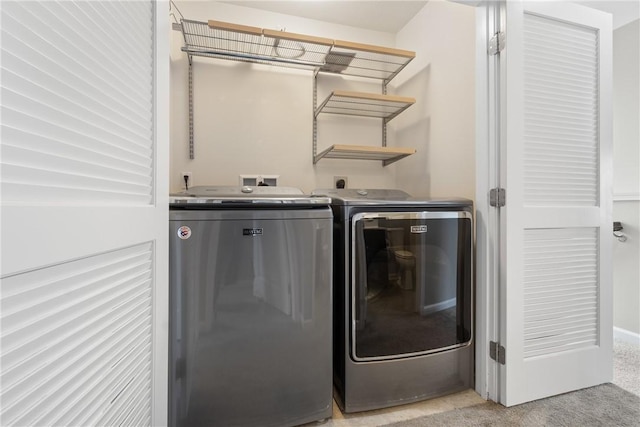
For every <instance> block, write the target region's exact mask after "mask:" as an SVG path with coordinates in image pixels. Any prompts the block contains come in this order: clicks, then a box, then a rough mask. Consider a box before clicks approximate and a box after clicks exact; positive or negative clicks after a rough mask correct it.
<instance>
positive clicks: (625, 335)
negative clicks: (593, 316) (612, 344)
mask: <svg viewBox="0 0 640 427" xmlns="http://www.w3.org/2000/svg"><path fill="white" fill-rule="evenodd" d="M613 339H614V340H619V341H623V342H626V343H629V344H637V345H640V334H637V333H635V332H631V331H627V330H626V329H622V328H618V327H616V326H614V327H613Z"/></svg>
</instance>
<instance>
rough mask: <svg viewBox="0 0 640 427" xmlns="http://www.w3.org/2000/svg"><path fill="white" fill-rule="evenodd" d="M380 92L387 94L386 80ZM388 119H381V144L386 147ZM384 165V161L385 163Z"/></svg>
mask: <svg viewBox="0 0 640 427" xmlns="http://www.w3.org/2000/svg"><path fill="white" fill-rule="evenodd" d="M382 94H383V95H386V94H387V81H386V80H385V81H384V82H382ZM388 121H389V120H388V119H386V118H384V119H382V146H383V147H386V146H387V122H388ZM385 166H386V163H385Z"/></svg>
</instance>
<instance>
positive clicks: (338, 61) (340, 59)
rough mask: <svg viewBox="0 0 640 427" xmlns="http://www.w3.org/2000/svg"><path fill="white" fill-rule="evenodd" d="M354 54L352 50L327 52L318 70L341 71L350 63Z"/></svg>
mask: <svg viewBox="0 0 640 427" xmlns="http://www.w3.org/2000/svg"><path fill="white" fill-rule="evenodd" d="M355 56H356V54H355V53H353V52H345V53H342V52H329V54H328V55H327V58H326V59H325V64H324V65H323V66H322V67H320V71H328V72H330V73H341V72H343V71H344V70H346V69H347V68H349V65H351V61H353V58H355Z"/></svg>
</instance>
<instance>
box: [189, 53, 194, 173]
mask: <svg viewBox="0 0 640 427" xmlns="http://www.w3.org/2000/svg"><path fill="white" fill-rule="evenodd" d="M188 57H189V159H191V160H193V159H194V158H195V154H194V144H193V61H192V58H191V55H188Z"/></svg>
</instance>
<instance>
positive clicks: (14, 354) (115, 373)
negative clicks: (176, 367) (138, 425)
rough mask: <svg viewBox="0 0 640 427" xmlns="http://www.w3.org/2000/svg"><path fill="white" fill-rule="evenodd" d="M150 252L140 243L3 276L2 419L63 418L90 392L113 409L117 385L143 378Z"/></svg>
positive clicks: (82, 405)
mask: <svg viewBox="0 0 640 427" xmlns="http://www.w3.org/2000/svg"><path fill="white" fill-rule="evenodd" d="M152 256H153V252H152V251H151V245H150V244H145V245H140V246H137V247H132V248H126V249H123V250H122V251H114V252H110V253H106V254H103V255H98V256H96V257H90V258H86V259H82V260H78V261H75V262H72V263H68V264H64V265H60V266H54V267H50V268H45V269H41V270H36V271H34V272H33V273H23V274H19V275H16V276H13V277H9V278H5V279H3V282H2V286H3V293H2V302H1V304H2V308H3V310H2V324H3V329H2V334H3V335H2V345H3V352H2V359H1V361H2V367H3V370H2V378H1V381H2V384H3V387H2V401H3V409H2V422H3V425H5V424H6V425H36V424H47V425H48V424H51V423H52V422H53V420H63V419H70V418H69V417H75V416H76V415H77V414H79V413H80V412H83V413H86V412H85V410H86V409H87V408H88V407H85V406H86V405H88V404H89V403H88V402H89V400H90V399H92V398H91V395H92V394H95V396H94V397H93V399H95V405H98V406H101V407H103V408H107V407H109V406H112V407H114V405H115V407H116V408H119V406H118V405H119V402H118V401H117V399H115V400H114V398H115V397H116V396H117V395H118V394H119V393H121V389H119V388H118V387H119V386H122V385H123V383H128V382H129V381H130V380H131V378H133V377H135V376H136V375H142V376H145V377H150V375H151V371H150V363H149V358H150V333H151V305H152V304H151V298H152V295H151V283H152V281H151V271H152V262H151V260H152ZM4 290H6V292H4ZM5 307H6V309H5ZM132 349H133V351H134V353H132ZM136 351H137V353H135V352H136ZM123 361H125V363H124V364H123ZM131 364H133V365H135V371H136V372H133V370H132V369H131V368H130V366H129V365H131ZM101 387H105V388H104V389H101ZM109 394H111V395H112V397H111V398H110V399H109V400H105V396H108V395H109ZM147 398H148V395H147ZM120 403H122V402H120ZM143 407H146V408H147V409H146V410H145V411H147V410H148V408H149V405H148V402H147V403H145V404H144V405H143ZM118 410H120V409H118ZM65 416H66V417H67V418H65ZM96 419H97V418H96Z"/></svg>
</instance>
